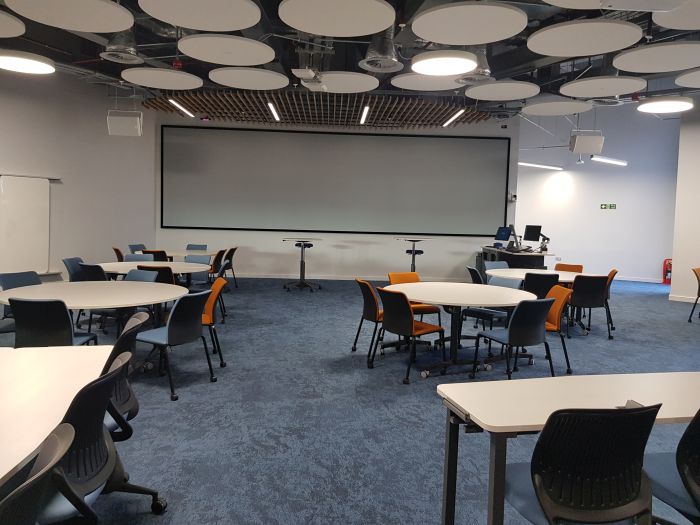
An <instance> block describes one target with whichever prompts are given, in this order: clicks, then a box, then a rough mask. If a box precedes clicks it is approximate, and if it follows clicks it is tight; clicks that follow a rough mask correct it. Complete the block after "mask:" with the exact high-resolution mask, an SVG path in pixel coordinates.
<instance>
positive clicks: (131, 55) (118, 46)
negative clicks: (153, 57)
mask: <svg viewBox="0 0 700 525" xmlns="http://www.w3.org/2000/svg"><path fill="white" fill-rule="evenodd" d="M100 57H102V58H104V59H105V60H109V61H110V62H116V63H117V64H143V58H141V57H140V56H139V55H138V53H137V52H136V38H135V37H134V32H133V31H132V30H131V29H127V30H126V31H121V32H119V33H115V34H114V35H112V38H110V39H109V42H108V43H107V45H106V46H105V50H104V51H103V52H102V53H100Z"/></svg>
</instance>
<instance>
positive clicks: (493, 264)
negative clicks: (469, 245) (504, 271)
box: [484, 261, 510, 270]
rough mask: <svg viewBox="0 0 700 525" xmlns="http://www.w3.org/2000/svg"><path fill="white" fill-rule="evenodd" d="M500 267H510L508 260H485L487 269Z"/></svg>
mask: <svg viewBox="0 0 700 525" xmlns="http://www.w3.org/2000/svg"><path fill="white" fill-rule="evenodd" d="M499 268H510V266H509V265H508V262H507V261H484V269H485V270H498V269H499Z"/></svg>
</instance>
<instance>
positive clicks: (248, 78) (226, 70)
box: [209, 67, 289, 90]
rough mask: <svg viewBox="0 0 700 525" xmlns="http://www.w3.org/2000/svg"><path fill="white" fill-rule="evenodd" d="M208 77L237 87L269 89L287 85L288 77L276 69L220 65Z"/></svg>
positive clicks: (222, 83) (223, 84)
mask: <svg viewBox="0 0 700 525" xmlns="http://www.w3.org/2000/svg"><path fill="white" fill-rule="evenodd" d="M209 78H210V79H211V80H212V81H213V82H216V83H217V84H221V85H222V86H228V87H232V88H237V89H256V90H271V89H281V88H283V87H285V86H287V85H289V79H288V78H287V77H286V76H285V75H283V74H281V73H277V72H276V71H270V70H269V69H260V68H256V67H221V68H219V69H214V70H212V71H210V72H209Z"/></svg>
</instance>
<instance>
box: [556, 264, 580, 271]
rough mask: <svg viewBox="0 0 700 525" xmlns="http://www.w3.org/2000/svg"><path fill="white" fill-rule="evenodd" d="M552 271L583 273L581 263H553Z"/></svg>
mask: <svg viewBox="0 0 700 525" xmlns="http://www.w3.org/2000/svg"><path fill="white" fill-rule="evenodd" d="M554 271H555V272H575V273H583V264H568V263H557V264H555V265H554Z"/></svg>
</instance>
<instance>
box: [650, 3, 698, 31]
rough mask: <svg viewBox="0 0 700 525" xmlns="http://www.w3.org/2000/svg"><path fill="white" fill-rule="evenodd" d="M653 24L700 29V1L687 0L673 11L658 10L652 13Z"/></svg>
mask: <svg viewBox="0 0 700 525" xmlns="http://www.w3.org/2000/svg"><path fill="white" fill-rule="evenodd" d="M652 19H653V20H654V23H655V24H658V25H660V26H661V27H667V28H668V29H680V30H682V31H692V30H694V29H700V2H698V1H697V0H688V1H687V2H686V3H684V4H683V5H681V6H680V7H678V8H676V9H674V10H673V11H665V12H658V13H654V14H653V15H652Z"/></svg>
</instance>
